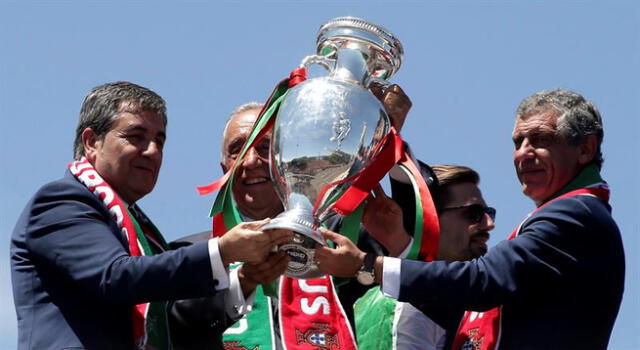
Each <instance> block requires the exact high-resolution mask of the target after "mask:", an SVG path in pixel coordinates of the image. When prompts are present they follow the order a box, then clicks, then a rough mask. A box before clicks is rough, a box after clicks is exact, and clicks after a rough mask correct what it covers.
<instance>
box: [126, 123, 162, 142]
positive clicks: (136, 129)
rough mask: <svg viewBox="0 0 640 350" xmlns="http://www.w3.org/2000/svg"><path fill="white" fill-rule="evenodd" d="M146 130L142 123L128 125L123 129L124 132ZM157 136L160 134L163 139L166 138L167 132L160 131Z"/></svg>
mask: <svg viewBox="0 0 640 350" xmlns="http://www.w3.org/2000/svg"><path fill="white" fill-rule="evenodd" d="M147 130H148V129H147V128H145V127H144V126H142V125H134V126H130V127H128V128H126V129H124V132H125V133H131V132H136V131H141V132H146V131H147ZM157 136H160V137H162V138H164V139H166V138H167V134H166V133H165V132H164V131H160V132H159V133H158V135H157Z"/></svg>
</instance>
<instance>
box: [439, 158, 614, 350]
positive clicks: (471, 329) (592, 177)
mask: <svg viewBox="0 0 640 350" xmlns="http://www.w3.org/2000/svg"><path fill="white" fill-rule="evenodd" d="M585 195H586V196H595V197H597V198H599V199H600V200H602V201H603V202H608V201H609V187H608V186H607V184H606V183H605V182H604V181H603V180H602V178H601V177H600V173H599V170H598V168H597V166H596V165H594V164H590V165H588V166H587V167H586V168H585V169H583V171H582V172H580V174H579V175H578V176H577V177H576V178H575V179H573V180H572V181H571V182H570V183H569V184H568V185H567V186H565V187H563V188H562V189H561V190H560V191H558V192H556V193H554V194H553V195H552V196H550V197H549V198H547V199H546V200H545V201H544V202H543V203H542V204H541V205H540V206H539V207H537V208H536V209H535V210H534V211H533V212H531V213H530V214H529V215H527V217H525V219H524V220H522V222H521V223H520V224H519V225H518V227H516V228H515V230H513V232H512V233H511V234H510V235H509V237H508V238H507V240H511V239H514V238H515V237H517V236H518V235H519V234H520V230H521V228H522V225H523V224H524V223H525V222H526V221H527V220H528V219H529V218H530V217H531V216H532V215H534V214H535V213H537V212H538V211H539V210H540V209H542V208H544V207H545V206H547V205H549V204H550V203H552V202H554V201H556V200H559V199H563V198H567V197H572V196H585ZM501 314H502V305H501V306H498V307H495V308H493V309H491V310H488V311H484V312H476V311H466V312H465V313H464V316H463V317H462V321H461V322H460V326H459V328H458V332H457V333H456V337H455V339H454V341H453V345H452V347H451V348H452V349H454V350H464V349H474V350H495V349H497V348H498V345H499V343H500V335H501V331H502V317H501Z"/></svg>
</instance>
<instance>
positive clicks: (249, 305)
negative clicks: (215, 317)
mask: <svg viewBox="0 0 640 350" xmlns="http://www.w3.org/2000/svg"><path fill="white" fill-rule="evenodd" d="M238 269H239V268H237V269H233V270H231V273H229V290H228V291H226V299H227V300H226V301H227V302H226V311H227V315H229V317H231V319H233V320H237V319H239V318H240V317H242V316H244V315H246V314H248V313H249V312H251V310H252V309H253V299H254V297H255V295H256V291H255V289H254V290H253V292H251V294H250V295H249V297H247V298H246V299H245V297H244V292H243V291H242V285H240V278H239V277H238Z"/></svg>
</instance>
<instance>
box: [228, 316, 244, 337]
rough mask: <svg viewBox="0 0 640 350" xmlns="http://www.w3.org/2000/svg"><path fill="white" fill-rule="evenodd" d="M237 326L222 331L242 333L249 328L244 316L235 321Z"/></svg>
mask: <svg viewBox="0 0 640 350" xmlns="http://www.w3.org/2000/svg"><path fill="white" fill-rule="evenodd" d="M237 324H238V325H237V326H235V327H229V328H227V330H226V331H224V334H242V333H244V331H246V330H247V329H248V328H249V323H248V322H247V319H246V318H244V317H243V318H241V319H240V321H238V322H237Z"/></svg>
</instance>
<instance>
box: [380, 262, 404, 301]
mask: <svg viewBox="0 0 640 350" xmlns="http://www.w3.org/2000/svg"><path fill="white" fill-rule="evenodd" d="M383 259H384V260H383V262H382V293H383V294H384V295H385V296H387V297H391V298H394V299H398V297H399V296H400V269H401V267H402V259H398V258H391V257H388V256H385V257H384V258H383Z"/></svg>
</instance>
